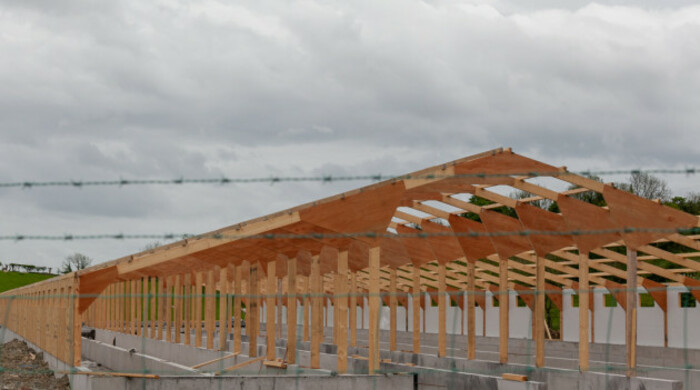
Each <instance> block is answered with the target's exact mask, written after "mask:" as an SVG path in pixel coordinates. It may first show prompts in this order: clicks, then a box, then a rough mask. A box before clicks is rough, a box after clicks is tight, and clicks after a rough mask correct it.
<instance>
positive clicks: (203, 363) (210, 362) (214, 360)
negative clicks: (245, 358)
mask: <svg viewBox="0 0 700 390" xmlns="http://www.w3.org/2000/svg"><path fill="white" fill-rule="evenodd" d="M238 355H240V352H234V353H231V354H228V355H225V356H222V357H218V358H216V359H212V360H208V361H206V362H202V363H199V364H195V365H194V366H192V367H191V368H193V369H195V370H196V369H198V368H201V367H204V366H208V365H210V364H212V363H216V362H220V361H222V360H226V359H230V358H232V357H236V356H238Z"/></svg>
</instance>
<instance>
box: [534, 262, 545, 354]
mask: <svg viewBox="0 0 700 390" xmlns="http://www.w3.org/2000/svg"><path fill="white" fill-rule="evenodd" d="M544 260H545V259H544V258H543V257H540V256H537V263H536V266H537V267H536V268H537V270H536V272H535V276H536V280H537V282H536V284H535V310H534V312H533V314H534V316H535V321H534V322H535V323H534V329H533V331H534V332H535V334H534V339H535V365H536V366H537V367H544V327H545V323H544V319H545V297H546V295H545V289H546V287H545V283H544V262H545V261H544Z"/></svg>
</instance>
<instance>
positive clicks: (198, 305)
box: [193, 271, 204, 348]
mask: <svg viewBox="0 0 700 390" xmlns="http://www.w3.org/2000/svg"><path fill="white" fill-rule="evenodd" d="M194 280H195V286H194V289H195V293H194V315H193V318H194V321H193V324H194V327H195V328H194V332H195V336H194V346H195V347H197V348H199V347H201V346H202V299H203V298H204V297H203V296H202V291H203V290H202V288H203V287H204V275H203V274H202V271H200V272H197V273H195V275H194Z"/></svg>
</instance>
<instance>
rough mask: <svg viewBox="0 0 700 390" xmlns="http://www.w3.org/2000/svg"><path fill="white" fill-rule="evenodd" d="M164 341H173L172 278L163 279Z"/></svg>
mask: <svg viewBox="0 0 700 390" xmlns="http://www.w3.org/2000/svg"><path fill="white" fill-rule="evenodd" d="M165 294H166V295H165V341H167V342H169V343H170V342H172V341H173V323H172V318H173V276H172V275H171V276H167V277H165Z"/></svg>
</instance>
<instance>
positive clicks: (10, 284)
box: [0, 272, 56, 292]
mask: <svg viewBox="0 0 700 390" xmlns="http://www.w3.org/2000/svg"><path fill="white" fill-rule="evenodd" d="M54 276H56V275H50V274H35V273H24V272H0V292H3V291H7V290H12V289H13V288H17V287H22V286H26V285H27V284H32V283H35V282H39V281H42V280H45V279H49V278H53V277H54Z"/></svg>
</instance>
